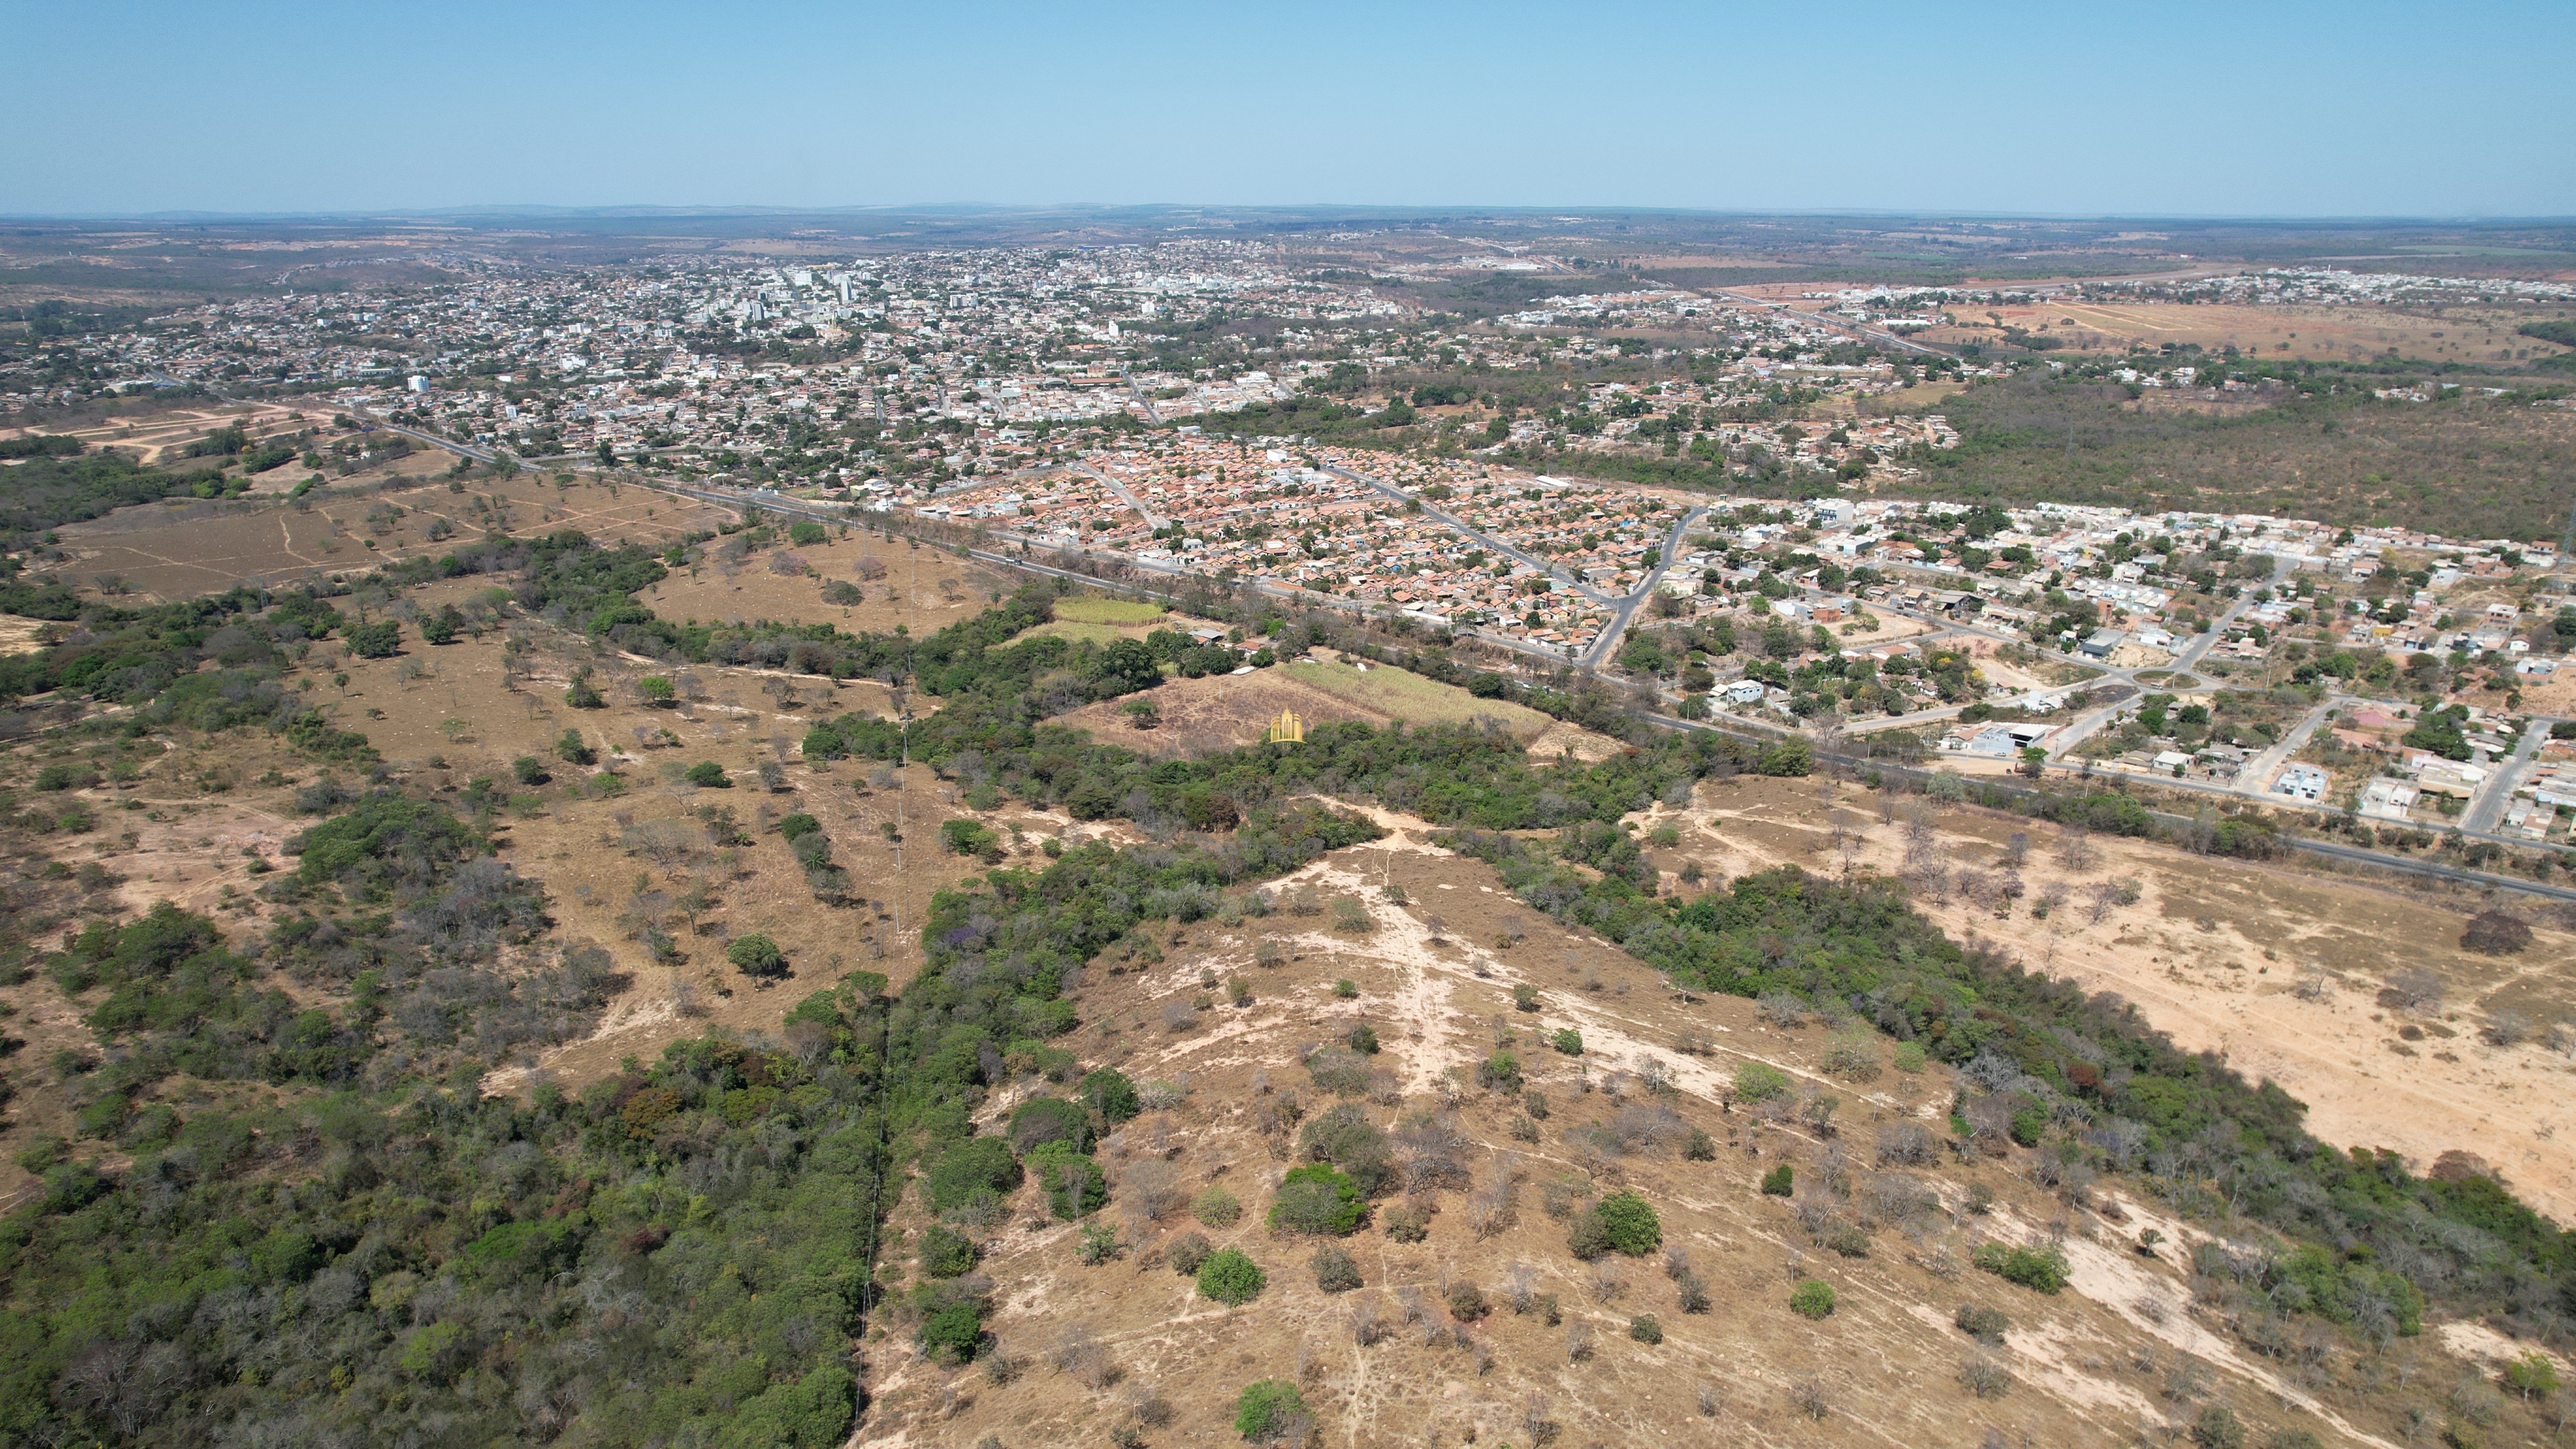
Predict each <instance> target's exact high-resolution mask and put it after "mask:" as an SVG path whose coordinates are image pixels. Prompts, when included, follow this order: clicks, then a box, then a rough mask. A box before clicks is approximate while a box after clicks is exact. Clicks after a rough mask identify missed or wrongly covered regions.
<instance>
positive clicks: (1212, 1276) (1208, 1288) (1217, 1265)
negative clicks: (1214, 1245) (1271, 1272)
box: [1198, 1248, 1270, 1308]
mask: <svg viewBox="0 0 2576 1449" xmlns="http://www.w3.org/2000/svg"><path fill="white" fill-rule="evenodd" d="M1198 1283H1199V1296H1200V1297H1202V1298H1207V1299H1212V1300H1214V1301H1215V1302H1218V1303H1222V1304H1224V1305H1225V1306H1226V1307H1228V1308H1239V1307H1241V1306H1243V1305H1244V1304H1246V1303H1249V1302H1251V1301H1252V1300H1253V1299H1255V1298H1258V1297H1260V1296H1261V1290H1262V1289H1264V1288H1266V1287H1268V1286H1270V1279H1269V1277H1268V1276H1267V1275H1265V1274H1264V1273H1263V1272H1262V1271H1261V1265H1260V1264H1258V1263H1256V1262H1254V1261H1252V1260H1251V1259H1250V1258H1248V1257H1245V1256H1244V1255H1243V1253H1242V1252H1241V1251H1239V1250H1237V1249H1234V1248H1219V1249H1217V1250H1216V1251H1215V1252H1213V1253H1210V1254H1208V1256H1207V1260H1206V1261H1205V1262H1203V1263H1201V1264H1199V1271H1198Z"/></svg>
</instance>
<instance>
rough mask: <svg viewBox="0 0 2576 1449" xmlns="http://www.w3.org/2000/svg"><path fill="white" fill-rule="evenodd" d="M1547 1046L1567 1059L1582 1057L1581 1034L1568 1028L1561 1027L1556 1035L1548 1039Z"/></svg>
mask: <svg viewBox="0 0 2576 1449" xmlns="http://www.w3.org/2000/svg"><path fill="white" fill-rule="evenodd" d="M1548 1045H1550V1046H1552V1047H1555V1048H1556V1049H1557V1050H1558V1051H1560V1052H1562V1053H1564V1054H1565V1055H1567V1056H1569V1057H1579V1056H1581V1055H1583V1033H1581V1032H1579V1031H1576V1030H1575V1029H1574V1028H1573V1027H1570V1026H1568V1027H1561V1028H1559V1029H1558V1031H1557V1033H1556V1035H1554V1036H1552V1037H1549V1038H1548Z"/></svg>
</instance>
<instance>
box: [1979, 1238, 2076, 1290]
mask: <svg viewBox="0 0 2576 1449" xmlns="http://www.w3.org/2000/svg"><path fill="white" fill-rule="evenodd" d="M1968 1261H1969V1262H1970V1263H1971V1264H1973V1265H1974V1266H1976V1267H1977V1268H1978V1269H1979V1270H1981V1271H1983V1272H1987V1273H1992V1274H1994V1275H1995V1276H1996V1277H1998V1278H2001V1279H2003V1280H2004V1281H2005V1282H2007V1283H2018V1284H2020V1285H2021V1286H2022V1287H2024V1288H2029V1289H2032V1290H2034V1291H2036V1292H2040V1293H2055V1292H2056V1291H2057V1290H2059V1289H2061V1288H2063V1287H2065V1286H2066V1275H2067V1267H2066V1252H2065V1250H2064V1249H2062V1248H2059V1247H2057V1246H2055V1245H2054V1244H2049V1245H2044V1246H2041V1247H2035V1248H2034V1247H2018V1248H2007V1247H2005V1246H2004V1245H2003V1244H2001V1243H1979V1244H1978V1245H1977V1247H1976V1251H1974V1252H1972V1253H1970V1254H1969V1255H1968Z"/></svg>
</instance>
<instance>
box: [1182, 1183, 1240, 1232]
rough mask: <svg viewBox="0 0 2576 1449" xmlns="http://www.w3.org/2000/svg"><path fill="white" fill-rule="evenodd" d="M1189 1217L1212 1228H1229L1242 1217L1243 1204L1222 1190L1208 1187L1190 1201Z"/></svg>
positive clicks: (1231, 1194)
mask: <svg viewBox="0 0 2576 1449" xmlns="http://www.w3.org/2000/svg"><path fill="white" fill-rule="evenodd" d="M1190 1216H1192V1217H1194V1218H1197V1219H1198V1220H1199V1221H1200V1222H1203V1223H1205V1224H1207V1225H1208V1226H1209V1227H1212V1228H1230V1227H1232V1226H1234V1223H1235V1220H1236V1219H1237V1218H1240V1217H1242V1216H1243V1204H1241V1203H1239V1202H1236V1201H1235V1200H1234V1194H1233V1193H1230V1192H1228V1191H1226V1190H1225V1189H1224V1188H1221V1187H1209V1188H1206V1189H1203V1190H1202V1191H1201V1192H1200V1193H1199V1195H1198V1196H1197V1197H1194V1198H1192V1199H1190Z"/></svg>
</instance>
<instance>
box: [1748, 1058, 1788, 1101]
mask: <svg viewBox="0 0 2576 1449" xmlns="http://www.w3.org/2000/svg"><path fill="white" fill-rule="evenodd" d="M1787 1090H1789V1074H1788V1073H1786V1072H1784V1071H1782V1070H1780V1069H1779V1068H1778V1067H1775V1066H1773V1065H1771V1064H1770V1063H1769V1062H1756V1061H1743V1062H1738V1063H1736V1064H1735V1099H1736V1100H1737V1101H1739V1102H1767V1101H1769V1100H1770V1099H1772V1098H1773V1097H1776V1096H1779V1095H1780V1094H1781V1093H1783V1092H1785V1091H1787Z"/></svg>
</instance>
